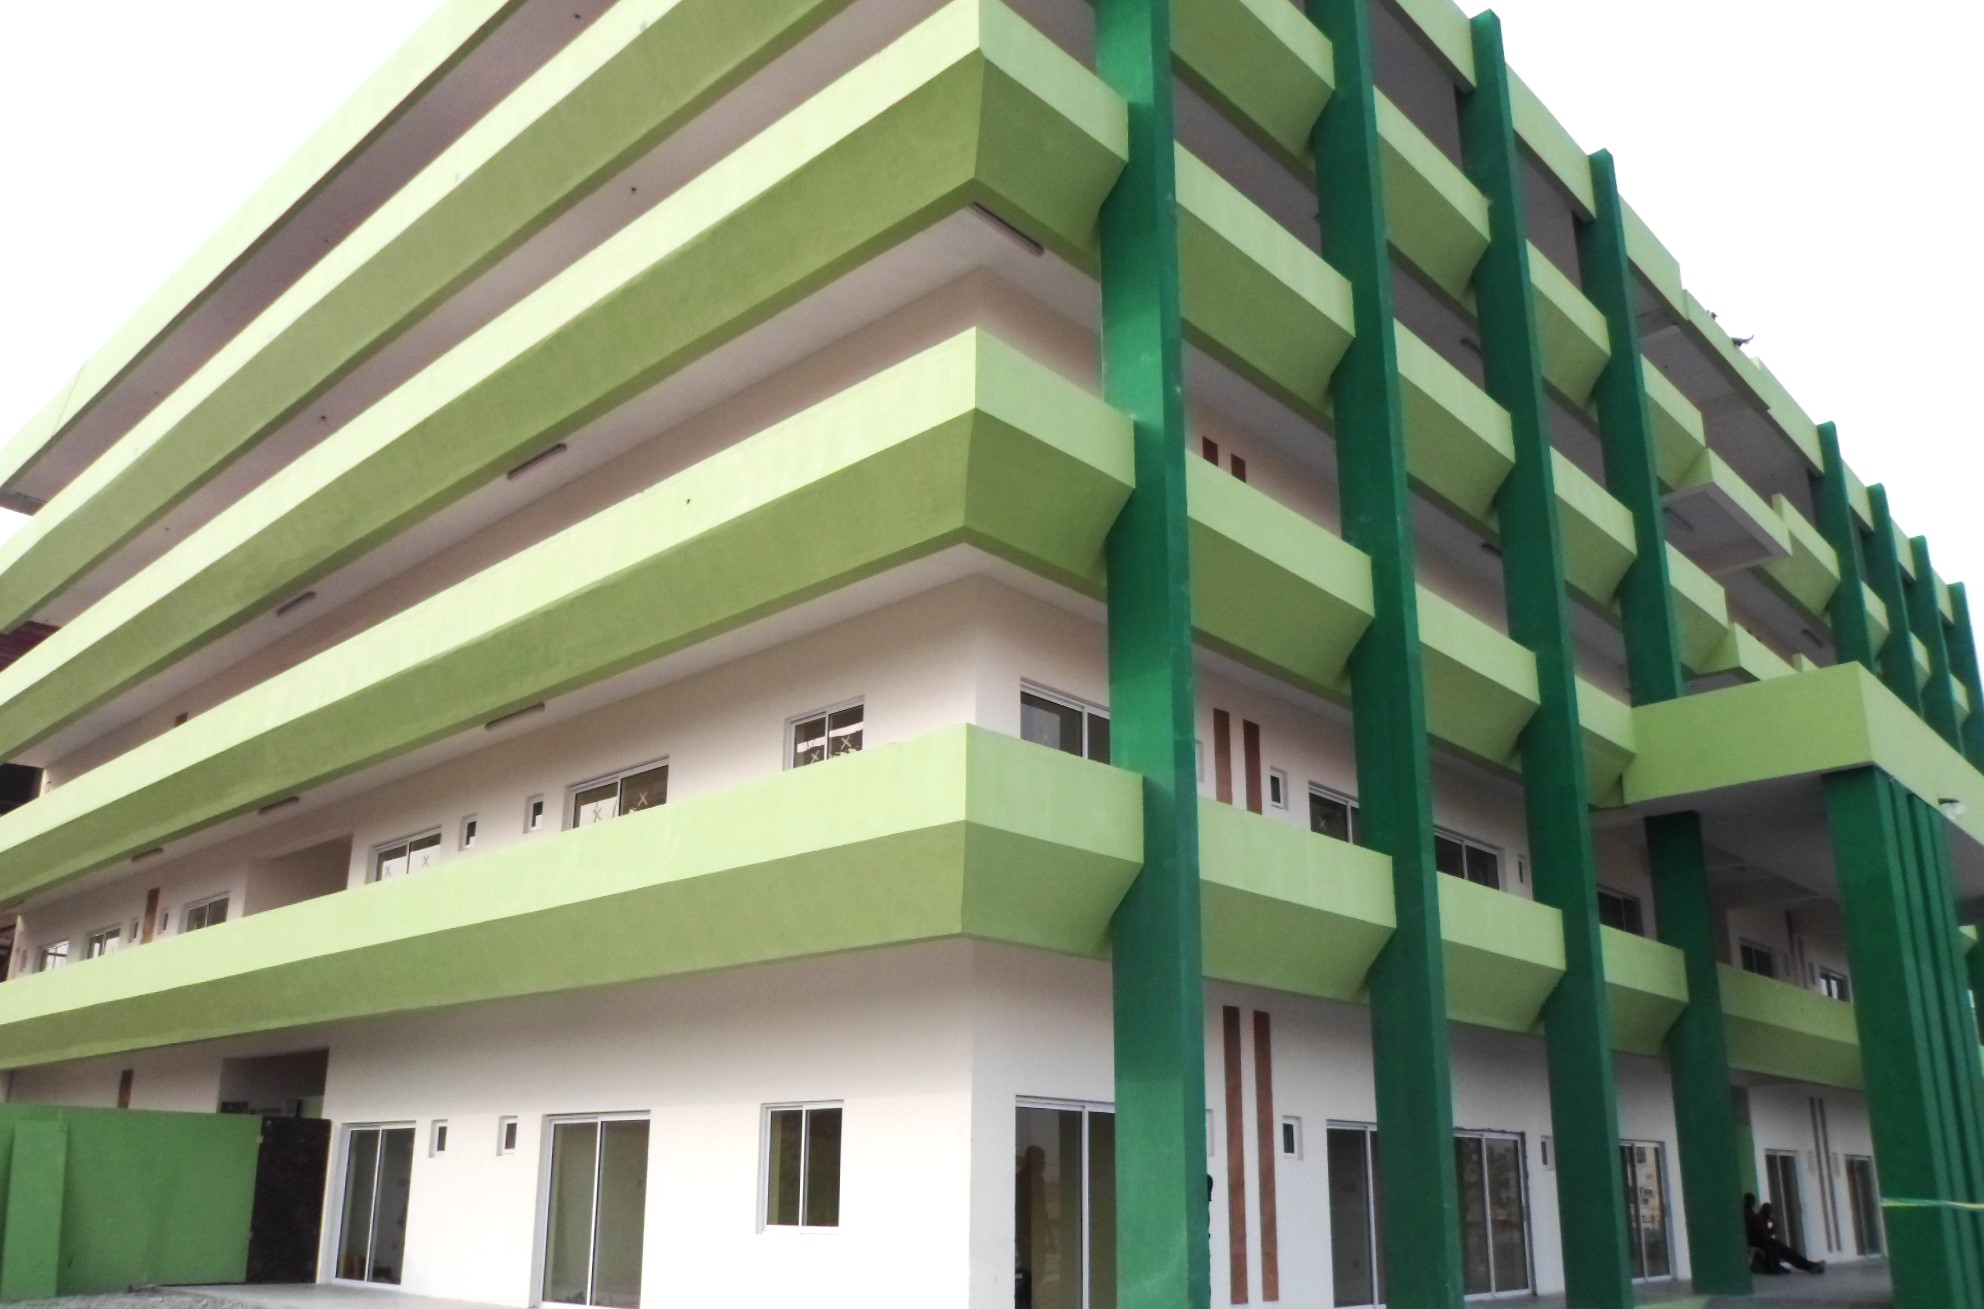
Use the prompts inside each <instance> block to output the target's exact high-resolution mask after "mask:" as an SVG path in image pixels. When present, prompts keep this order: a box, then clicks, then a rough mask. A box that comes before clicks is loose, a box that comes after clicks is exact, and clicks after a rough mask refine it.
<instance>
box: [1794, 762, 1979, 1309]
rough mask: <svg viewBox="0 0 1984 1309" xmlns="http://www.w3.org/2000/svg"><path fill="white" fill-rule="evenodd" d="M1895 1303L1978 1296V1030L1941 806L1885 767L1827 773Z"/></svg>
mask: <svg viewBox="0 0 1984 1309" xmlns="http://www.w3.org/2000/svg"><path fill="white" fill-rule="evenodd" d="M1825 797H1826V813H1827V821H1828V824H1829V826H1830V828H1831V832H1832V840H1833V850H1834V855H1835V861H1836V864H1837V873H1838V881H1839V892H1840V904H1841V907H1842V909H1843V910H1844V913H1845V919H1846V926H1847V953H1848V957H1849V959H1850V961H1851V964H1852V968H1853V986H1854V1007H1853V1008H1854V1019H1855V1023H1856V1025H1857V1026H1858V1029H1859V1034H1860V1048H1861V1062H1862V1065H1863V1067H1864V1069H1865V1076H1866V1085H1867V1109H1868V1114H1869V1117H1870V1119H1871V1120H1872V1125H1873V1132H1874V1149H1875V1153H1876V1155H1877V1156H1878V1160H1879V1167H1880V1173H1881V1189H1882V1196H1883V1200H1884V1202H1885V1203H1886V1204H1887V1205H1888V1208H1887V1225H1888V1240H1889V1247H1890V1258H1889V1266H1890V1268H1891V1269H1892V1271H1893V1276H1894V1289H1895V1305H1896V1309H1944V1307H1945V1306H1950V1305H1971V1304H1984V1240H1980V1233H1984V1225H1981V1224H1980V1222H1979V1220H1978V1216H1977V1214H1975V1213H1973V1212H1970V1211H1968V1210H1965V1209H1961V1208H1956V1207H1952V1206H1951V1204H1950V1203H1949V1202H1956V1203H1958V1204H1962V1203H1974V1202H1977V1201H1979V1200H1980V1199H1984V1189H1980V1188H1984V1149H1980V1147H1979V1145H1978V1134H1979V1126H1980V1121H1984V1119H1981V1118H1980V1114H1984V1103H1980V1093H1979V1090H1978V1060H1977V1042H1976V1037H1975V1033H1974V1031H1973V1029H1972V1028H1971V1025H1970V1024H1969V1022H1968V1021H1965V1016H1966V1014H1967V1007H1966V1006H1965V1004H1964V1002H1963V998H1962V979H1961V977H1960V975H1959V974H1958V972H1957V971H1956V969H1955V968H1954V966H1953V964H1954V958H1955V952H1956V945H1955V937H1956V921H1955V906H1954V903H1953V902H1952V900H1951V898H1950V894H1949V879H1948V851H1947V846H1946V843H1945V838H1944V833H1943V829H1942V823H1943V821H1944V820H1943V818H1942V815H1941V814H1940V813H1938V812H1936V810H1935V809H1934V807H1933V806H1931V805H1928V804H1927V803H1925V802H1924V801H1922V800H1921V799H1919V798H1917V797H1915V796H1913V795H1911V794H1909V793H1908V792H1907V791H1906V790H1904V789H1903V788H1902V787H1901V786H1900V785H1898V784H1897V783H1896V782H1895V781H1894V780H1893V779H1892V778H1890V777H1889V776H1888V775H1887V774H1885V773H1883V772H1881V771H1880V770H1879V769H1875V768H1859V769H1854V770H1851V771H1848V772H1843V773H1834V774H1830V775H1828V776H1827V777H1826V779H1825Z"/></svg>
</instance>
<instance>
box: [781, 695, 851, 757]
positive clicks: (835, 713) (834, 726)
mask: <svg viewBox="0 0 1984 1309" xmlns="http://www.w3.org/2000/svg"><path fill="white" fill-rule="evenodd" d="M863 708H864V706H863V704H862V702H861V701H859V700H856V701H855V702H854V703H852V704H846V705H842V706H840V707H839V708H837V709H821V710H818V711H816V712H814V713H810V714H805V715H802V716H801V717H799V718H795V719H793V721H792V730H791V733H790V735H791V744H792V752H791V755H790V756H789V757H790V760H791V766H792V767H794V768H804V767H805V766H806V765H808V764H817V763H820V762H822V761H823V760H827V759H833V758H837V757H838V756H840V755H844V754H855V753H857V752H858V751H859V750H860V749H861V740H862V733H863V722H862V719H863Z"/></svg>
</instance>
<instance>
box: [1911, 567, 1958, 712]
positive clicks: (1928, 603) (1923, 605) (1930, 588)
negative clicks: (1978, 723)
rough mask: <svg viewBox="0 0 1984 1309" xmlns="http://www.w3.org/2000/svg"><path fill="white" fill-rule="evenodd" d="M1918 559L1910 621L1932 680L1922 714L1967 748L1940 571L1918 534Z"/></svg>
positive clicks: (1926, 692) (1927, 690)
mask: <svg viewBox="0 0 1984 1309" xmlns="http://www.w3.org/2000/svg"><path fill="white" fill-rule="evenodd" d="M1908 549H1909V554H1910V556H1911V557H1912V558H1913V559H1914V562H1915V580H1914V581H1912V582H1909V583H1908V584H1907V591H1908V625H1909V626H1910V627H1911V628H1913V629H1914V631H1915V636H1916V639H1917V640H1919V641H1921V642H1922V644H1923V645H1924V646H1925V647H1926V648H1927V649H1928V651H1929V682H1928V684H1927V685H1926V686H1924V687H1923V688H1922V716H1923V717H1924V718H1927V719H1928V720H1929V726H1931V727H1933V728H1935V729H1936V733H1937V735H1939V736H1941V737H1942V738H1943V739H1944V740H1945V741H1948V742H1949V743H1950V744H1951V745H1953V746H1955V747H1956V748H1957V749H1959V750H1961V749H1963V731H1962V725H1961V723H1960V721H1959V720H1958V718H1957V708H1956V678H1955V676H1954V674H1953V673H1952V671H1951V667H1950V645H1949V637H1948V635H1947V634H1946V632H1945V630H1944V627H1943V607H1942V605H1941V604H1939V603H1938V602H1937V599H1936V572H1935V569H1934V568H1932V567H1931V566H1930V564H1929V540H1928V538H1927V537H1922V536H1918V537H1915V538H1914V539H1913V540H1911V541H1910V542H1909V543H1908Z"/></svg>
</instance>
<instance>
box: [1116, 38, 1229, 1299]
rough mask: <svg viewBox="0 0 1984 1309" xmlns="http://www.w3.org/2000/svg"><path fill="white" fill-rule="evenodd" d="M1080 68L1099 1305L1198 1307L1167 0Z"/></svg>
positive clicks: (1199, 1144) (1197, 1142)
mask: <svg viewBox="0 0 1984 1309" xmlns="http://www.w3.org/2000/svg"><path fill="white" fill-rule="evenodd" d="M1095 22H1096V68H1097V71H1098V72H1099V73H1100V74H1101V75H1102V77H1103V79H1104V80H1105V81H1106V82H1107V83H1108V84H1109V86H1110V87H1111V88H1112V89H1113V90H1114V91H1115V92H1116V94H1117V95H1119V96H1121V97H1122V98H1123V100H1124V102H1125V103H1126V104H1127V105H1128V106H1129V126H1130V141H1129V145H1130V157H1129V162H1128V164H1127V165H1126V166H1125V168H1124V170H1123V176H1122V178H1121V180H1119V181H1118V182H1117V184H1116V189H1115V191H1114V192H1112V193H1111V195H1110V197H1109V200H1108V201H1107V202H1106V203H1105V205H1104V206H1103V211H1102V259H1101V264H1102V387H1103V394H1104V396H1105V397H1106V398H1107V399H1108V401H1109V403H1110V404H1112V405H1114V406H1115V407H1116V408H1117V409H1119V410H1121V411H1122V412H1123V413H1125V414H1127V415H1129V416H1130V418H1131V419H1132V420H1133V421H1134V423H1135V467H1136V489H1135V490H1134V491H1133V492H1132V493H1131V495H1130V498H1129V502H1128V503H1127V504H1126V505H1125V506H1124V508H1123V512H1122V515H1121V516H1120V517H1119V518H1118V519H1117V521H1116V525H1115V527H1114V528H1113V530H1112V531H1111V533H1110V536H1109V542H1108V564H1109V589H1108V604H1109V693H1110V719H1111V721H1110V730H1111V743H1110V745H1111V755H1112V759H1113V761H1114V763H1115V764H1116V766H1117V767H1120V768H1127V769H1130V770H1132V771H1133V772H1136V773H1138V774H1140V775H1141V776H1142V778H1143V804H1144V866H1143V870H1142V871H1141V872H1140V873H1139V874H1138V875H1137V879H1136V881H1135V883H1133V884H1132V885H1131V887H1130V891H1129V893H1128V894H1127V895H1126V896H1125V897H1124V899H1123V903H1122V905H1121V906H1120V907H1119V908H1118V909H1117V911H1116V917H1115V921H1114V923H1113V924H1112V955H1111V959H1112V964H1111V966H1112V969H1113V974H1114V981H1115V1010H1116V1014H1115V1019H1116V1021H1115V1042H1116V1048H1115V1064H1116V1176H1117V1192H1116V1193H1117V1286H1118V1293H1117V1303H1118V1304H1119V1305H1121V1306H1122V1307H1123V1309H1203V1306H1205V1305H1206V1304H1207V1303H1208V1300H1209V1298H1210V1282H1209V1276H1208V1268H1207V1258H1208V1251H1207V1243H1206V1232H1207V1226H1206V1219H1207V1210H1206V1186H1205V1177H1206V1091H1205V995H1204V990H1205V978H1204V968H1203V964H1202V960H1201V955H1200V950H1201V938H1200V925H1199V825H1198V781H1197V763H1196V759H1195V751H1194V747H1193V737H1194V732H1193V697H1194V673H1193V661H1192V606H1191V595H1192V574H1191V559H1190V554H1189V551H1188V549H1187V537H1186V519H1185V411H1184V360H1183V348H1182V346H1181V344H1180V342H1181V329H1180V326H1179V322H1180V319H1179V296H1178V282H1179V267H1178V204H1177V183H1176V177H1175V155H1174V149H1173V145H1172V140H1173V131H1172V92H1171V11H1170V4H1169V0H1100V3H1098V4H1097V6H1096V15H1095Z"/></svg>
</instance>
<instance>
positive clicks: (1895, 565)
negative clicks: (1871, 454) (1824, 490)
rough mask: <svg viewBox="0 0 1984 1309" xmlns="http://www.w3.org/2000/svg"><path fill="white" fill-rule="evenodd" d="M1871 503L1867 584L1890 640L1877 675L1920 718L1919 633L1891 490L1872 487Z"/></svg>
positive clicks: (1877, 662) (1877, 665)
mask: <svg viewBox="0 0 1984 1309" xmlns="http://www.w3.org/2000/svg"><path fill="white" fill-rule="evenodd" d="M1867 503H1868V505H1869V506H1870V507H1871V508H1872V509H1873V514H1874V530H1873V532H1872V533H1871V534H1870V535H1869V536H1868V537H1867V551H1866V560H1867V580H1868V582H1869V583H1870V584H1871V585H1872V586H1873V588H1874V594H1875V595H1877V596H1879V597H1880V598H1881V603H1882V604H1884V605H1886V606H1887V610H1888V639H1887V641H1886V643H1885V644H1883V645H1882V646H1881V648H1880V650H1879V651H1878V653H1877V657H1876V660H1875V667H1874V671H1875V672H1876V673H1878V674H1879V675H1880V678H1881V681H1882V682H1883V683H1885V684H1886V686H1887V688H1888V690H1890V691H1893V692H1894V693H1895V696H1896V697H1897V698H1898V699H1900V701H1901V702H1902V703H1903V704H1905V705H1907V706H1908V707H1909V708H1910V709H1913V710H1914V711H1915V712H1916V713H1918V714H1919V713H1921V712H1922V688H1921V687H1920V686H1919V685H1917V684H1916V681H1915V645H1914V642H1913V640H1912V639H1911V638H1912V637H1913V636H1914V634H1915V632H1914V628H1913V627H1912V626H1911V625H1910V623H1909V621H1908V592H1907V588H1906V587H1905V585H1904V584H1903V579H1902V575H1901V555H1900V554H1899V553H1898V552H1899V550H1900V542H1899V541H1898V540H1897V539H1896V537H1895V531H1894V517H1893V515H1891V514H1890V513H1889V512H1888V492H1887V488H1886V487H1883V486H1870V487H1868V488H1867Z"/></svg>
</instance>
